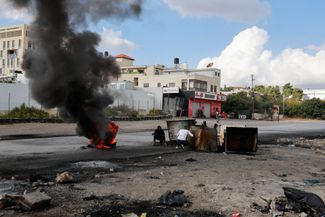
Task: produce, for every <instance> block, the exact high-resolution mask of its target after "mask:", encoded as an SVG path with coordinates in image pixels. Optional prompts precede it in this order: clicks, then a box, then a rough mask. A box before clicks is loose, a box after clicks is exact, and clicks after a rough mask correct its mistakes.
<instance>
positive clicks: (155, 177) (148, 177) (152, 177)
mask: <svg viewBox="0 0 325 217" xmlns="http://www.w3.org/2000/svg"><path fill="white" fill-rule="evenodd" d="M146 178H147V179H160V178H159V177H158V176H146Z"/></svg>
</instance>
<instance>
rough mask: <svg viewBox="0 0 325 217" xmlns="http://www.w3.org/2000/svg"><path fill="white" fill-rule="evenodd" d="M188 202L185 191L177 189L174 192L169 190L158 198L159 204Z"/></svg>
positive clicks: (179, 204) (180, 204)
mask: <svg viewBox="0 0 325 217" xmlns="http://www.w3.org/2000/svg"><path fill="white" fill-rule="evenodd" d="M187 203H188V200H187V198H186V197H185V195H184V191H182V190H175V191H173V192H171V191H167V192H166V193H164V194H163V195H161V196H160V198H159V199H158V205H167V206H173V207H175V206H183V205H185V204H187Z"/></svg>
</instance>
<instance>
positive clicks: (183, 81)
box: [182, 79, 187, 90]
mask: <svg viewBox="0 0 325 217" xmlns="http://www.w3.org/2000/svg"><path fill="white" fill-rule="evenodd" d="M182 90H187V79H183V80H182Z"/></svg>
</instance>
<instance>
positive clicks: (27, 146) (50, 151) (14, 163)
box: [0, 120, 325, 176]
mask: <svg viewBox="0 0 325 217" xmlns="http://www.w3.org/2000/svg"><path fill="white" fill-rule="evenodd" d="M200 121H201V120H198V123H200ZM213 123H214V120H208V124H209V125H210V126H212V124H213ZM224 124H228V125H247V126H254V127H258V129H259V138H260V139H261V140H262V141H270V140H272V139H274V138H276V137H287V136H318V135H323V136H325V121H293V122H292V121H291V122H280V123H277V122H256V121H253V122H250V121H246V122H243V121H231V122H224ZM135 128H136V127H135ZM151 133H152V132H151V131H150V132H149V131H142V132H122V133H119V134H118V148H117V149H116V150H114V151H100V150H95V149H82V148H81V147H82V146H84V145H85V144H86V142H87V141H86V139H85V138H83V137H78V136H60V137H47V138H46V137H45V138H30V139H12V138H11V139H10V140H2V141H0V176H1V175H11V174H23V173H29V174H30V173H35V172H41V171H49V169H58V168H60V167H64V166H66V165H67V164H69V163H71V162H77V161H91V160H107V161H110V160H114V159H115V160H116V159H121V158H131V157H141V156H148V155H157V154H163V153H174V152H176V151H177V150H175V149H174V148H173V147H156V146H155V147H154V146H152V136H151Z"/></svg>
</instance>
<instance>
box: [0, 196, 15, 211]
mask: <svg viewBox="0 0 325 217" xmlns="http://www.w3.org/2000/svg"><path fill="white" fill-rule="evenodd" d="M19 199H20V196H10V195H1V196H0V209H18V208H17V205H18V200H19Z"/></svg>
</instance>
